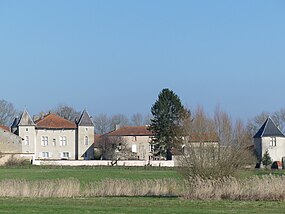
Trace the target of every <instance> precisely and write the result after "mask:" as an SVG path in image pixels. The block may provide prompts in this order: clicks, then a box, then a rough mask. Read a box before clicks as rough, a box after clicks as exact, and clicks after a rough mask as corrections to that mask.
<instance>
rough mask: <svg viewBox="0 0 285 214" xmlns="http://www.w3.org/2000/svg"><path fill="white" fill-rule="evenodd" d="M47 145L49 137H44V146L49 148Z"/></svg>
mask: <svg viewBox="0 0 285 214" xmlns="http://www.w3.org/2000/svg"><path fill="white" fill-rule="evenodd" d="M47 145H48V137H47V136H42V146H47Z"/></svg>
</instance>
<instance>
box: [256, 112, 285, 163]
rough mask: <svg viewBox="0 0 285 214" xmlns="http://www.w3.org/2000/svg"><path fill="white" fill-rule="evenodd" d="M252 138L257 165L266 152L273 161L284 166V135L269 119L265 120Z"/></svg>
mask: <svg viewBox="0 0 285 214" xmlns="http://www.w3.org/2000/svg"><path fill="white" fill-rule="evenodd" d="M253 138H254V146H255V150H256V154H257V159H258V162H259V163H261V160H262V157H263V155H264V153H265V152H266V151H268V153H269V155H270V157H271V158H272V160H273V161H280V162H282V163H283V164H284V160H285V135H284V134H283V132H282V131H281V130H280V129H279V128H278V127H277V126H276V124H275V123H274V122H273V120H272V119H271V118H270V117H269V118H267V120H266V121H265V122H264V124H263V125H262V126H261V128H260V129H259V130H258V132H257V133H256V134H255V135H254V137H253Z"/></svg>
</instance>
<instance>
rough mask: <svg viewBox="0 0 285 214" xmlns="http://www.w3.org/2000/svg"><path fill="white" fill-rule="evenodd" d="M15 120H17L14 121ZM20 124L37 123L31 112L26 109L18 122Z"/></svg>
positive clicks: (29, 124)
mask: <svg viewBox="0 0 285 214" xmlns="http://www.w3.org/2000/svg"><path fill="white" fill-rule="evenodd" d="M14 122H15V121H14ZM17 125H18V126H34V125H35V123H34V121H33V120H32V118H31V116H30V115H29V113H28V112H27V111H26V110H25V111H24V112H23V113H22V115H21V117H20V120H19V123H18V124H17Z"/></svg>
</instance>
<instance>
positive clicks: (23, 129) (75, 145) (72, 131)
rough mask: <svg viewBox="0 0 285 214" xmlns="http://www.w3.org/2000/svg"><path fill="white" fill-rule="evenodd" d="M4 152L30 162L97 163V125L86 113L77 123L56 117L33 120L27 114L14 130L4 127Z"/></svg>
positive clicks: (1, 131) (1, 133)
mask: <svg viewBox="0 0 285 214" xmlns="http://www.w3.org/2000/svg"><path fill="white" fill-rule="evenodd" d="M0 148H1V152H2V153H3V154H18V155H20V156H21V157H26V158H30V159H32V158H35V159H57V160H58V159H66V160H67V159H68V160H88V159H93V158H94V124H93V122H92V120H91V118H90V116H89V114H88V113H87V111H85V110H84V111H83V112H82V114H81V116H80V118H79V119H78V120H77V121H76V122H71V121H69V120H66V119H64V118H62V117H60V116H58V115H56V114H52V113H49V114H47V115H45V116H43V117H41V118H39V119H37V120H33V119H32V118H31V116H30V115H29V113H28V112H27V111H26V110H25V111H24V112H23V113H22V115H21V116H20V117H18V118H15V120H14V122H13V124H12V126H11V128H10V129H9V128H7V127H0Z"/></svg>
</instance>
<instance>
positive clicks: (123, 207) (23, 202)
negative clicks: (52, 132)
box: [0, 165, 285, 214]
mask: <svg viewBox="0 0 285 214" xmlns="http://www.w3.org/2000/svg"><path fill="white" fill-rule="evenodd" d="M269 173H273V174H276V175H279V174H283V173H284V172H283V171H281V172H280V171H271V170H267V171H266V170H264V171H262V170H259V171H256V170H245V171H240V172H238V173H237V175H236V176H237V177H238V178H242V179H243V178H248V177H251V176H253V175H260V176H261V175H264V174H269ZM70 178H75V179H77V180H79V181H80V183H81V184H88V183H90V182H94V181H95V182H96V181H103V180H105V179H118V180H120V179H130V180H135V181H136V180H143V179H165V178H166V179H169V178H170V179H176V180H178V181H179V180H182V177H181V175H180V174H179V173H178V172H177V171H176V170H175V169H172V168H151V167H146V168H142V167H129V168H127V167H48V166H40V167H39V166H29V165H28V166H22V167H16V166H15V167H9V168H8V167H0V180H3V179H24V180H27V181H40V180H46V179H48V180H56V179H70ZM179 182H180V181H179ZM48 188H50V186H48ZM138 188H139V187H138ZM284 210H285V203H284V202H278V201H274V202H273V201H228V200H216V201H215V200H213V201H202V200H200V201H193V200H185V199H182V198H177V197H172V198H169V197H89V196H88V197H73V198H44V197H39V198H38V197H31V198H25V197H22V198H20V197H11V198H7V197H0V213H23V214H25V213H59V214H60V213H69V214H70V213H79V214H80V213H194V214H195V213H251V214H252V213H266V214H268V213H284Z"/></svg>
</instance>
